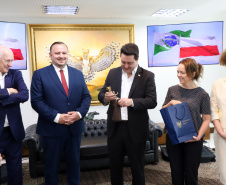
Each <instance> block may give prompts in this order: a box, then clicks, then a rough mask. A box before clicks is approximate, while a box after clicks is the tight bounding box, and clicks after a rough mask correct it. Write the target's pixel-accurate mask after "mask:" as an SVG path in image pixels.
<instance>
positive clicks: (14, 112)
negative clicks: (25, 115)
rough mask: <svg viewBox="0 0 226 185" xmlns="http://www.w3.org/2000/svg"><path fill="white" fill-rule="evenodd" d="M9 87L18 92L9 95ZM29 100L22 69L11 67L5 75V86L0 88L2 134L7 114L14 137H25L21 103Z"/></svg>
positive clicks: (0, 125)
mask: <svg viewBox="0 0 226 185" xmlns="http://www.w3.org/2000/svg"><path fill="white" fill-rule="evenodd" d="M7 88H14V89H17V90H18V93H16V94H11V95H9V93H8V91H7ZM27 100H28V89H27V86H26V84H25V83H24V80H23V77H22V74H21V71H17V70H14V69H9V71H8V74H7V75H6V76H5V88H4V89H0V101H1V102H0V135H1V134H2V131H3V127H4V123H5V117H6V115H7V118H8V121H9V126H10V129H11V132H12V134H13V137H14V138H15V140H16V141H18V142H20V141H22V140H23V138H24V137H25V132H24V126H23V122H22V117H21V111H20V103H24V102H25V101H27Z"/></svg>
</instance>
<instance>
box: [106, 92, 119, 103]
mask: <svg viewBox="0 0 226 185" xmlns="http://www.w3.org/2000/svg"><path fill="white" fill-rule="evenodd" d="M115 99H116V97H115V94H114V93H112V92H106V93H105V97H104V101H105V102H109V101H111V100H115Z"/></svg>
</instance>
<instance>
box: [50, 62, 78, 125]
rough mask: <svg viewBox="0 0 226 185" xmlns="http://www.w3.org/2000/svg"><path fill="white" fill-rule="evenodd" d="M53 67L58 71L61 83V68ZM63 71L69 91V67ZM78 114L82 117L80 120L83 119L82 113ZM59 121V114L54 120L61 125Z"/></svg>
mask: <svg viewBox="0 0 226 185" xmlns="http://www.w3.org/2000/svg"><path fill="white" fill-rule="evenodd" d="M53 67H54V69H55V71H56V73H57V75H58V77H59V79H60V81H61V75H60V70H61V69H60V68H59V67H57V66H55V65H54V64H53ZM62 70H63V72H64V76H65V79H66V83H67V86H68V89H69V83H68V82H69V78H68V67H67V65H66V66H65V67H64V68H63V69H62ZM61 83H62V81H61ZM77 113H78V115H79V117H80V119H81V118H82V115H81V114H80V112H78V111H77ZM59 119H60V114H59V113H58V114H57V115H56V117H55V119H54V122H55V123H59Z"/></svg>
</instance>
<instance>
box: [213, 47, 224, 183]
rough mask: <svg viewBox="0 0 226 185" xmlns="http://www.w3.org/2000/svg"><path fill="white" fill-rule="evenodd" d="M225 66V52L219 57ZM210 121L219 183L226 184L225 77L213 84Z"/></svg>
mask: <svg viewBox="0 0 226 185" xmlns="http://www.w3.org/2000/svg"><path fill="white" fill-rule="evenodd" d="M219 62H220V64H221V65H223V66H226V50H224V51H223V52H222V54H221V56H220V61H219ZM210 102H211V120H212V123H213V124H214V127H215V129H214V144H215V150H216V160H217V166H218V170H219V175H220V181H221V182H222V183H223V184H226V76H225V77H223V78H221V79H218V80H216V81H215V82H214V83H213V87H212V91H211V101H210Z"/></svg>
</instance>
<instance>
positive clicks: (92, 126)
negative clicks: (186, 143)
mask: <svg viewBox="0 0 226 185" xmlns="http://www.w3.org/2000/svg"><path fill="white" fill-rule="evenodd" d="M85 127H86V132H84V133H83V135H82V141H81V147H80V148H81V149H80V159H81V160H80V168H81V170H82V171H84V170H96V169H103V168H108V167H109V165H108V149H107V136H106V132H107V121H106V120H104V119H102V120H86V121H85ZM149 131H150V132H149V133H150V134H149V139H148V140H147V141H146V149H145V152H144V154H145V164H157V163H158V161H159V151H158V137H161V136H162V134H163V130H162V128H161V127H160V126H158V125H157V124H155V123H154V122H153V121H151V120H150V121H149ZM25 132H26V135H25V138H24V140H23V146H24V147H25V148H27V149H28V151H29V170H30V176H31V177H32V178H36V177H39V176H43V175H44V163H45V159H44V155H43V148H42V142H41V137H40V136H39V135H38V134H36V124H33V125H30V126H29V127H28V128H27V129H26V131H25ZM124 163H125V166H128V165H129V161H128V157H127V156H125V160H124ZM65 169H66V165H65V162H64V159H63V158H62V161H61V162H60V167H59V172H60V173H61V172H65Z"/></svg>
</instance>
